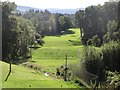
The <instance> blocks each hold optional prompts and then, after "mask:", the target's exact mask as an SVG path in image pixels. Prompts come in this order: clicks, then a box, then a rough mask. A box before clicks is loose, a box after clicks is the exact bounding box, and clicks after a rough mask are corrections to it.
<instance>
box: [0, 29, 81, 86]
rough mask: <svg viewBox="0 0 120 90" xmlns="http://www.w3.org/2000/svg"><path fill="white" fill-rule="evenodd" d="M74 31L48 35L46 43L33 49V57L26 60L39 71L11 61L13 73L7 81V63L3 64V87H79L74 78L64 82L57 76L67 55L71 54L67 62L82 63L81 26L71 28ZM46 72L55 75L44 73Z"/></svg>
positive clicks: (45, 39)
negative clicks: (80, 59)
mask: <svg viewBox="0 0 120 90" xmlns="http://www.w3.org/2000/svg"><path fill="white" fill-rule="evenodd" d="M70 30H72V31H74V32H75V33H74V34H66V35H62V36H46V37H45V38H44V41H45V44H44V46H42V47H41V48H39V49H36V50H34V51H33V52H32V59H31V60H30V61H29V62H26V63H24V64H31V65H36V66H38V67H40V71H38V70H34V69H32V68H28V67H24V66H23V65H12V73H11V75H10V77H9V79H8V81H7V82H5V81H4V80H5V77H6V76H7V73H8V64H7V63H4V62H0V63H1V64H2V87H3V88H18V87H22V88H28V87H30V88H77V87H79V86H77V85H75V84H74V83H71V82H64V80H63V79H58V78H57V77H56V76H55V72H56V68H57V67H59V66H61V65H63V64H65V56H66V54H67V55H68V64H72V63H79V58H80V53H81V52H82V48H83V46H82V45H81V42H80V37H79V36H80V32H79V31H80V30H79V29H76V28H72V29H70ZM44 73H49V74H52V75H49V76H45V75H44Z"/></svg>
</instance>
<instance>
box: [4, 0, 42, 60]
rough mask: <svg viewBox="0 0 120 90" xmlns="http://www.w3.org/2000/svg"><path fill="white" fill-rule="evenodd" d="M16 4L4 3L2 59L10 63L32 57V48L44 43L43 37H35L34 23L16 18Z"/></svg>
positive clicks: (19, 17)
mask: <svg viewBox="0 0 120 90" xmlns="http://www.w3.org/2000/svg"><path fill="white" fill-rule="evenodd" d="M16 7H17V6H16V4H15V3H11V2H2V8H3V10H2V41H3V43H2V58H3V60H5V61H7V62H9V61H10V60H12V62H16V61H17V60H19V59H22V58H24V59H26V58H28V57H31V54H30V52H31V51H30V48H29V47H31V46H32V45H33V44H35V40H37V43H39V44H40V45H42V44H43V43H44V42H43V41H42V40H41V37H39V38H37V39H36V37H35V32H36V29H35V27H34V25H33V23H32V22H31V21H30V20H28V19H24V18H23V17H21V16H16V12H15V10H16Z"/></svg>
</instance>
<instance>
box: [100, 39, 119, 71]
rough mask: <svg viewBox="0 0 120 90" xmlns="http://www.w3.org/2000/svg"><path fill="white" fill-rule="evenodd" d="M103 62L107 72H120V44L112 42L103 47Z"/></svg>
mask: <svg viewBox="0 0 120 90" xmlns="http://www.w3.org/2000/svg"><path fill="white" fill-rule="evenodd" d="M102 53H103V62H104V66H106V70H111V71H115V70H117V71H120V60H119V57H120V42H116V41H111V42H109V43H107V44H104V46H103V47H102Z"/></svg>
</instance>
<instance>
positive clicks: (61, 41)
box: [32, 28, 83, 73]
mask: <svg viewBox="0 0 120 90" xmlns="http://www.w3.org/2000/svg"><path fill="white" fill-rule="evenodd" d="M70 30H71V31H74V34H66V35H62V36H46V37H45V38H44V41H45V45H44V46H43V47H41V48H39V49H36V50H35V51H33V58H32V61H35V62H36V63H38V64H40V65H41V66H43V67H44V68H43V69H42V70H43V71H47V72H49V73H50V72H51V73H53V72H55V70H56V68H57V67H58V66H60V65H63V64H65V58H66V54H67V56H68V64H71V63H79V57H80V53H79V50H80V52H82V48H83V46H82V45H81V42H80V30H79V29H76V28H71V29H70ZM71 41H72V42H71ZM75 43H76V44H75Z"/></svg>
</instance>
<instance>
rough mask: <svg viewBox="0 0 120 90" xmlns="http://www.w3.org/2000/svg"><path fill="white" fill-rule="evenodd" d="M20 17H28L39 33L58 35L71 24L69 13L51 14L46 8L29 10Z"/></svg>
mask: <svg viewBox="0 0 120 90" xmlns="http://www.w3.org/2000/svg"><path fill="white" fill-rule="evenodd" d="M22 17H24V18H27V19H30V20H31V21H32V22H33V24H34V26H35V27H36V31H37V33H39V34H41V35H58V34H61V31H66V30H67V29H68V28H69V27H71V26H72V22H71V18H70V15H64V14H59V13H56V14H52V13H50V12H49V11H48V10H45V11H35V10H29V11H28V12H25V13H24V14H23V15H22Z"/></svg>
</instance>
